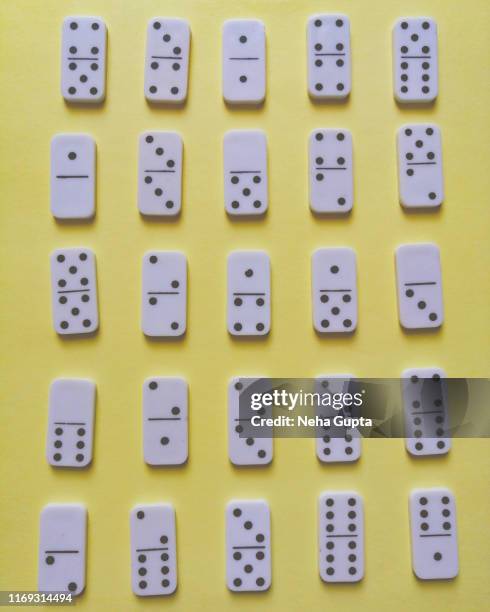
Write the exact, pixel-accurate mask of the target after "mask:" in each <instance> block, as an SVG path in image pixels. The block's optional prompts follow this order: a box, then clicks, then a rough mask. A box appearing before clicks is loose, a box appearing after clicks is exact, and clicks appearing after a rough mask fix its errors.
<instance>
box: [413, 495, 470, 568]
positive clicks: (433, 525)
mask: <svg viewBox="0 0 490 612" xmlns="http://www.w3.org/2000/svg"><path fill="white" fill-rule="evenodd" d="M410 529H411V536H412V567H413V571H414V573H415V575H416V576H417V578H420V579H421V580H445V579H449V578H455V577H456V576H457V575H458V572H459V560H458V536H457V525H456V503H455V500H454V495H453V494H452V493H451V491H449V489H443V488H435V489H415V490H414V491H412V493H411V495H410Z"/></svg>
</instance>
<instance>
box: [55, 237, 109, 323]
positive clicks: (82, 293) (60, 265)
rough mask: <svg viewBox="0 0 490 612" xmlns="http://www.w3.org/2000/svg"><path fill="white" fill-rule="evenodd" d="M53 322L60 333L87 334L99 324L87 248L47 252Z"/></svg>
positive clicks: (90, 254)
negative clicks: (49, 264) (49, 256)
mask: <svg viewBox="0 0 490 612" xmlns="http://www.w3.org/2000/svg"><path fill="white" fill-rule="evenodd" d="M51 288H52V290H51V297H52V306H53V323H54V329H55V331H56V332H57V333H58V334H60V335H69V334H90V333H93V332H95V331H96V330H97V329H98V327H99V308H98V304H97V277H96V270H95V255H94V253H93V252H92V251H91V250H90V249H86V248H74V249H58V250H57V251H54V252H53V253H52V254H51Z"/></svg>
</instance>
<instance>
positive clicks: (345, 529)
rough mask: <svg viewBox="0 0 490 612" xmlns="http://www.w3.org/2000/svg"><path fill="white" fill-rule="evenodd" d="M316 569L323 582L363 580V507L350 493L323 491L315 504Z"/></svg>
mask: <svg viewBox="0 0 490 612" xmlns="http://www.w3.org/2000/svg"><path fill="white" fill-rule="evenodd" d="M318 547H319V556H318V565H319V571H320V577H321V579H322V580H324V581H325V582H358V581H359V580H362V578H363V577H364V504H363V500H362V497H361V496H360V495H358V494H357V493H354V492H353V491H326V492H325V493H323V494H322V495H320V498H319V500H318Z"/></svg>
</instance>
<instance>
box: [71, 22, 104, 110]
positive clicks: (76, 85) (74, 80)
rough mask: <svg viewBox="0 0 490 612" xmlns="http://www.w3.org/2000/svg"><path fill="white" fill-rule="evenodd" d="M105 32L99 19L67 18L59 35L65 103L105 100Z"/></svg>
mask: <svg viewBox="0 0 490 612" xmlns="http://www.w3.org/2000/svg"><path fill="white" fill-rule="evenodd" d="M106 41H107V28H106V26H105V23H104V22H103V21H102V19H101V18H100V17H81V16H74V17H66V19H65V20H64V21H63V26H62V35H61V95H62V96H63V98H65V100H66V101H67V102H75V103H80V102H82V103H87V102H88V103H97V102H102V101H103V100H104V98H105V87H106V84H105V81H106V76H105V75H106Z"/></svg>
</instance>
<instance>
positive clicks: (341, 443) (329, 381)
mask: <svg viewBox="0 0 490 612" xmlns="http://www.w3.org/2000/svg"><path fill="white" fill-rule="evenodd" d="M353 379H354V376H353V374H322V375H321V376H319V377H317V379H316V381H315V392H316V393H318V394H321V395H330V396H331V397H334V396H335V395H336V394H338V393H349V392H350V391H349V382H350V381H352V380H353ZM316 414H317V415H319V416H320V417H322V418H324V419H330V423H331V424H330V425H329V426H327V425H324V426H322V427H319V428H318V430H317V431H318V434H320V435H319V436H318V437H317V439H316V456H317V457H318V460H319V461H321V462H322V463H351V462H353V461H357V460H358V459H359V457H360V456H361V436H360V434H359V431H358V430H357V429H355V428H351V427H343V426H340V425H335V424H334V423H333V419H334V418H335V417H336V416H339V415H341V416H344V417H348V416H349V414H348V412H347V410H346V409H343V410H336V409H335V408H334V407H333V401H332V402H331V404H330V406H323V405H320V406H318V409H317V411H316Z"/></svg>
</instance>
